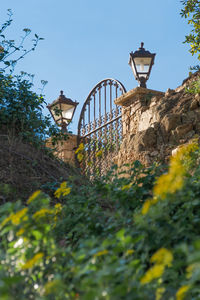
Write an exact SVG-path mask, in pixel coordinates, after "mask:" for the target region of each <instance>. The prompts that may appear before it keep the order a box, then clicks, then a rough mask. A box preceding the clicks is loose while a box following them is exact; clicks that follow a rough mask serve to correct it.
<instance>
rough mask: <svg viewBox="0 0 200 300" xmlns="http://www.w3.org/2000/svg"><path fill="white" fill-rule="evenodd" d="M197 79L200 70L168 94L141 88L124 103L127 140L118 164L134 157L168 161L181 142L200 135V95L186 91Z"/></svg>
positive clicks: (129, 160) (124, 126)
mask: <svg viewBox="0 0 200 300" xmlns="http://www.w3.org/2000/svg"><path fill="white" fill-rule="evenodd" d="M197 80H200V72H196V73H195V74H193V75H192V76H191V77H189V78H188V79H186V80H184V82H183V84H182V85H181V86H180V87H178V88H177V89H176V90H170V89H168V90H167V92H166V93H161V92H156V91H151V90H144V89H142V88H137V89H138V94H137V92H136V93H135V94H134V96H133V97H132V98H131V96H129V97H127V99H128V101H125V100H123V101H122V102H123V103H122V102H121V105H122V107H123V109H122V123H123V142H122V145H121V149H120V152H119V155H118V157H117V161H116V162H117V163H118V165H122V164H124V163H131V162H133V161H134V160H140V161H141V162H142V163H144V164H145V165H150V164H152V163H153V162H154V161H159V162H167V161H168V159H169V156H171V154H172V151H173V150H174V149H176V148H177V147H178V146H179V145H182V144H185V143H187V142H189V141H190V140H191V139H193V138H194V137H197V136H198V137H199V136H200V94H199V93H196V94H191V93H189V92H188V91H186V88H187V87H189V86H191V85H192V83H193V82H194V81H197ZM141 89H142V90H141ZM135 90H136V89H135ZM133 91H134V90H133ZM125 98H126V95H125ZM117 101H118V99H117ZM117 101H116V103H117ZM118 103H120V101H118Z"/></svg>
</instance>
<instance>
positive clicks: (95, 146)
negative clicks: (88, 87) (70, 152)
mask: <svg viewBox="0 0 200 300" xmlns="http://www.w3.org/2000/svg"><path fill="white" fill-rule="evenodd" d="M124 93H126V89H125V87H124V86H123V84H122V83H120V82H119V81H118V80H115V79H111V78H108V79H104V80H102V81H100V82H99V83H98V84H97V85H96V86H95V87H94V88H93V89H92V91H91V92H90V93H89V95H88V97H87V99H86V101H85V103H84V105H83V108H82V111H81V115H80V119H79V124H78V137H79V138H78V140H79V148H78V150H77V157H78V160H79V162H80V165H81V168H82V170H83V172H84V173H85V174H86V175H88V176H90V177H91V176H95V175H97V176H100V175H102V174H105V173H106V171H108V170H109V168H110V167H111V165H112V164H113V163H114V158H115V156H116V155H117V153H118V150H119V147H120V143H121V140H122V121H121V107H119V106H117V105H115V104H114V99H116V98H117V97H119V96H121V95H122V94H124Z"/></svg>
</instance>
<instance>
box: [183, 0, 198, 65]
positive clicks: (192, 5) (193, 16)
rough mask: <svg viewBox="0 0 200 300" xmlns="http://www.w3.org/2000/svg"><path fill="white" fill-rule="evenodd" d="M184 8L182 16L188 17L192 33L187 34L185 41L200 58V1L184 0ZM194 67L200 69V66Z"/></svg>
mask: <svg viewBox="0 0 200 300" xmlns="http://www.w3.org/2000/svg"><path fill="white" fill-rule="evenodd" d="M181 2H182V4H183V6H184V7H183V9H182V10H181V16H182V17H185V18H188V24H189V25H191V27H192V30H191V33H190V34H188V35H187V36H186V39H185V43H188V44H189V45H190V46H191V49H190V53H191V54H192V55H194V54H198V59H199V60H200V23H199V20H200V1H199V0H182V1H181ZM192 69H195V70H199V66H195V67H193V68H192Z"/></svg>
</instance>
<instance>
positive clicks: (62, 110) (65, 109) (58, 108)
mask: <svg viewBox="0 0 200 300" xmlns="http://www.w3.org/2000/svg"><path fill="white" fill-rule="evenodd" d="M78 104H79V103H78V102H76V101H75V102H74V101H72V100H71V99H70V98H66V97H65V95H63V91H61V92H60V96H59V97H58V99H56V100H55V101H53V103H51V104H49V105H47V108H48V109H49V111H50V113H51V115H52V117H53V119H54V121H55V123H56V124H57V125H58V126H61V127H62V130H63V131H66V130H67V126H68V125H69V123H70V122H71V121H72V118H73V116H74V113H75V110H76V107H77V105H78Z"/></svg>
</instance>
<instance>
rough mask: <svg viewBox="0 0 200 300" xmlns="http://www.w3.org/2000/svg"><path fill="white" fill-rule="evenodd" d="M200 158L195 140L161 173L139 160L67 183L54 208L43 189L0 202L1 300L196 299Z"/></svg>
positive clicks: (199, 260)
mask: <svg viewBox="0 0 200 300" xmlns="http://www.w3.org/2000/svg"><path fill="white" fill-rule="evenodd" d="M199 160H200V150H199V147H198V144H197V143H196V142H194V143H192V144H189V145H188V146H186V147H185V148H181V150H180V151H179V152H178V153H177V155H176V156H175V157H173V158H172V159H171V163H170V167H169V170H168V172H167V173H165V174H163V175H161V176H158V174H159V172H160V170H158V169H157V168H149V169H145V168H143V167H142V165H141V164H140V163H139V162H135V164H134V165H133V167H132V169H131V171H130V177H129V178H120V179H119V178H118V177H117V176H115V175H114V173H116V171H115V170H114V173H113V174H110V178H109V177H107V178H102V179H100V180H98V181H95V182H94V183H93V184H90V185H82V186H79V187H77V185H74V184H73V182H70V181H68V182H63V183H62V184H61V186H60V187H59V188H58V189H57V191H56V192H55V197H57V198H58V203H57V204H55V205H54V206H53V205H52V204H51V200H50V198H49V197H48V196H47V195H45V194H43V193H42V192H40V191H36V192H35V193H34V194H33V195H32V196H31V197H30V198H29V199H28V200H27V203H26V204H25V205H24V204H22V203H21V202H20V201H17V202H16V203H11V202H8V203H6V204H4V205H1V206H0V211H1V220H0V221H1V223H0V236H1V246H0V258H1V262H2V264H1V266H0V282H1V285H0V294H1V299H16V297H17V299H21V300H23V299H48V300H49V299H55V300H56V299H58V300H61V299H86V300H88V299H91V300H93V299H115V300H117V299H141V300H142V299H152V300H153V299H157V300H158V299H178V300H180V299H198V297H199V293H200V290H199V274H200V257H199V249H200V239H199V237H200V217H199V208H200V197H199V196H200V184H199V178H200V166H199ZM155 178H157V179H155ZM155 180H156V181H155ZM154 181H155V184H154V187H153V182H154Z"/></svg>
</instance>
